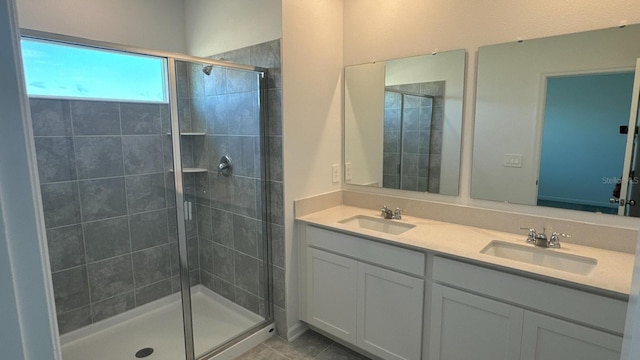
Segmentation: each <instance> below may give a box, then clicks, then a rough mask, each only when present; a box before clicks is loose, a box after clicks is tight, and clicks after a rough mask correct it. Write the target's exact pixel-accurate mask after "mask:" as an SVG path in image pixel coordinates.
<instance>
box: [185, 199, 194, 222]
mask: <svg viewBox="0 0 640 360" xmlns="http://www.w3.org/2000/svg"><path fill="white" fill-rule="evenodd" d="M184 219H185V220H193V212H192V211H191V201H185V202H184Z"/></svg>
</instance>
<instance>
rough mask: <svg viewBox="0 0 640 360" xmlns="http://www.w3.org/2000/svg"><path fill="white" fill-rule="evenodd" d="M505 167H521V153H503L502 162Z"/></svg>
mask: <svg viewBox="0 0 640 360" xmlns="http://www.w3.org/2000/svg"><path fill="white" fill-rule="evenodd" d="M502 165H504V166H505V167H515V168H521V167H522V155H521V154H504V159H503V163H502Z"/></svg>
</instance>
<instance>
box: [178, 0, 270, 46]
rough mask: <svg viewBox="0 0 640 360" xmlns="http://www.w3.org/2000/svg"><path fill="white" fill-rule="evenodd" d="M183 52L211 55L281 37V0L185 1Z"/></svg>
mask: <svg viewBox="0 0 640 360" xmlns="http://www.w3.org/2000/svg"><path fill="white" fill-rule="evenodd" d="M184 1H185V27H186V42H187V43H186V51H187V53H188V54H190V55H194V56H203V57H204V56H211V55H214V54H220V53H223V52H226V51H229V50H235V49H239V48H243V47H247V46H251V45H256V44H260V43H263V42H267V41H271V40H276V39H280V38H281V37H282V0H260V1H255V0H231V1H230V0H184Z"/></svg>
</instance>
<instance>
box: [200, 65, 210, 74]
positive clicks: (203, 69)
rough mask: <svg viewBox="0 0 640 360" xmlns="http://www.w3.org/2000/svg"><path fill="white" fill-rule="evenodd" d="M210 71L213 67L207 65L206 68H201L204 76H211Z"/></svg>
mask: <svg viewBox="0 0 640 360" xmlns="http://www.w3.org/2000/svg"><path fill="white" fill-rule="evenodd" d="M212 69H213V65H207V66H205V67H203V68H202V72H203V73H204V74H205V75H207V76H209V75H211V70H212Z"/></svg>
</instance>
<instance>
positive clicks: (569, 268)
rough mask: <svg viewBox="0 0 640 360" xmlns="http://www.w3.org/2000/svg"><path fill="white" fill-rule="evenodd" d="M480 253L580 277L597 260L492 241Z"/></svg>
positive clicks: (593, 267) (593, 265) (589, 271)
mask: <svg viewBox="0 0 640 360" xmlns="http://www.w3.org/2000/svg"><path fill="white" fill-rule="evenodd" d="M480 252H481V253H482V254H487V255H492V256H497V257H501V258H504V259H509V260H514V261H520V262H523V263H528V264H532V265H538V266H544V267H548V268H551V269H556V270H560V271H566V272H570V273H574V274H580V275H589V274H590V273H591V272H592V271H593V270H594V269H595V268H596V266H597V265H598V260H596V259H593V258H590V257H584V256H579V255H572V254H567V253H560V252H556V251H554V250H551V249H544V248H537V247H534V246H533V245H530V246H526V245H518V244H512V243H508V242H504V241H499V240H493V241H492V242H490V243H489V245H487V246H485V247H484V249H482V250H480Z"/></svg>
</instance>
